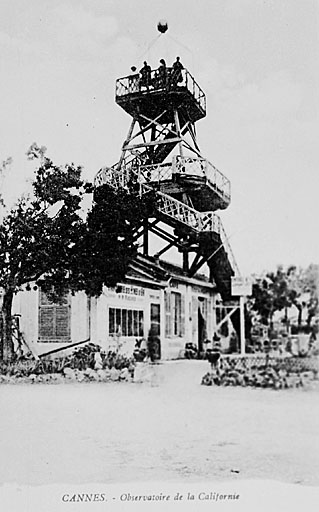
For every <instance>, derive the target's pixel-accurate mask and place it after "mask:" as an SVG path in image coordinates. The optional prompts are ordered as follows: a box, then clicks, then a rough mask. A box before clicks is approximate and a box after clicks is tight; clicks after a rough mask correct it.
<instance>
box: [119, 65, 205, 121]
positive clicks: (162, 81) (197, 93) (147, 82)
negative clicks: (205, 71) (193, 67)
mask: <svg viewBox="0 0 319 512" xmlns="http://www.w3.org/2000/svg"><path fill="white" fill-rule="evenodd" d="M183 89H184V90H185V89H186V90H187V91H189V92H190V93H191V94H192V96H193V97H194V99H195V101H196V102H197V103H198V105H199V106H200V107H201V109H202V110H203V112H204V113H206V96H205V93H204V91H203V90H202V89H201V88H200V87H199V85H198V83H197V82H196V81H195V79H194V77H193V76H192V75H191V74H190V73H189V71H187V69H182V70H180V71H179V72H178V73H176V72H175V71H174V69H173V68H165V70H164V71H161V72H160V71H159V70H157V69H153V70H152V71H151V72H150V73H149V75H148V77H142V76H141V74H139V73H136V74H134V75H129V76H125V77H123V78H118V79H117V80H116V93H115V95H116V99H118V98H123V97H125V96H129V95H131V94H136V93H140V94H150V93H154V92H156V91H167V92H172V91H177V92H179V91H182V90H183Z"/></svg>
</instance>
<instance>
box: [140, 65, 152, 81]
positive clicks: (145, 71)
mask: <svg viewBox="0 0 319 512" xmlns="http://www.w3.org/2000/svg"><path fill="white" fill-rule="evenodd" d="M151 71H152V70H151V66H149V65H148V64H147V62H146V60H144V66H143V67H142V69H140V75H141V81H140V84H141V85H144V86H145V87H149V86H150V84H151Z"/></svg>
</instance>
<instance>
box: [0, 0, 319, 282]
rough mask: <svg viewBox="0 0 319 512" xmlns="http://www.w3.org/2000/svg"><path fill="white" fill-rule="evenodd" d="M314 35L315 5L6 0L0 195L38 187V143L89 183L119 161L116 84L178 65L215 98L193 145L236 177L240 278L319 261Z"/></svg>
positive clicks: (0, 16)
mask: <svg viewBox="0 0 319 512" xmlns="http://www.w3.org/2000/svg"><path fill="white" fill-rule="evenodd" d="M160 19H165V20H167V22H168V27H169V28H168V31H167V33H166V34H164V35H159V32H158V31H157V28H156V27H157V22H158V21H159V20H160ZM318 28H319V2H318V1H317V0H200V2H199V1H195V0H169V1H166V0H157V1H155V0H122V1H120V0H114V1H113V0H63V1H60V0H29V1H28V2H26V1H25V0H1V5H0V52H1V53H0V55H1V58H0V72H1V83H0V91H1V94H0V119H1V122H0V162H1V161H3V160H5V159H6V158H8V157H12V159H13V163H12V165H11V167H10V168H9V169H8V171H7V175H6V178H5V180H3V182H2V183H1V184H0V185H1V186H2V190H3V192H4V193H5V195H6V197H7V198H8V200H13V199H14V198H15V197H17V195H19V194H20V193H22V192H23V191H24V190H26V189H27V187H28V186H29V184H30V179H31V177H32V172H33V167H32V164H30V163H29V162H28V161H27V159H26V156H25V153H26V151H27V149H28V147H29V146H30V145H31V143H33V142H35V141H36V142H37V143H38V144H39V145H44V146H46V147H47V155H48V156H49V157H50V158H52V159H53V161H54V162H55V163H57V164H61V165H62V164H65V163H67V162H74V163H75V164H77V165H82V166H83V168H84V176H85V177H86V178H87V179H91V180H92V179H93V177H94V175H95V173H96V172H97V171H98V170H99V169H100V168H101V167H102V166H104V165H112V164H114V163H115V162H116V161H118V159H119V156H120V150H121V146H122V143H123V141H124V139H125V137H126V134H127V131H128V128H129V123H130V117H129V116H128V115H127V114H126V113H125V112H124V111H123V110H122V109H121V108H120V107H119V106H117V105H116V104H115V101H114V90H115V80H116V79H117V78H119V77H122V76H126V75H127V74H129V73H130V68H131V66H132V65H136V66H137V67H138V69H139V67H141V66H142V63H143V60H145V59H147V60H148V61H149V63H150V64H151V66H152V68H156V67H158V61H159V59H160V58H161V57H164V58H165V59H166V61H167V63H170V62H173V61H174V60H175V57H176V55H179V56H180V57H181V61H182V62H183V64H184V66H185V67H186V68H188V70H189V71H190V72H191V74H193V75H194V77H195V79H196V81H197V82H198V83H199V84H200V86H201V87H202V88H203V89H204V91H205V93H206V96H207V116H206V118H205V119H203V120H201V121H199V122H198V123H197V136H198V143H199V146H200V148H201V152H202V154H203V155H204V156H205V157H206V158H207V159H208V160H210V161H211V162H212V163H213V164H214V165H215V166H216V167H217V168H218V169H219V170H220V171H221V172H223V173H224V174H225V175H226V176H227V177H228V178H229V179H230V181H231V185H232V202H231V205H230V206H229V208H228V209H227V210H226V211H222V212H221V213H220V217H221V219H222V222H223V225H224V227H225V230H226V232H227V234H228V236H229V242H230V244H231V245H232V249H233V252H234V254H235V257H236V260H237V262H238V265H239V267H240V269H241V271H242V273H243V274H244V275H249V274H251V273H259V272H262V271H264V270H272V269H274V268H275V267H276V265H277V264H283V265H289V264H295V265H297V266H303V267H305V266H307V265H309V264H310V263H319V229H318V219H319V177H318V172H319V169H318V162H319V155H318V152H319V149H318V146H319V144H318V143H317V138H318V124H319V122H318V117H319V116H318V111H319V109H318V85H319V80H318V56H319V55H318V53H319V44H318Z"/></svg>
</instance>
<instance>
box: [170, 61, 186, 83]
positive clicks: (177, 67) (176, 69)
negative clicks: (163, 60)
mask: <svg viewBox="0 0 319 512" xmlns="http://www.w3.org/2000/svg"><path fill="white" fill-rule="evenodd" d="M172 68H173V69H172V84H173V85H174V86H177V84H178V83H179V82H182V81H183V75H182V69H184V66H183V64H182V63H181V61H180V59H179V57H176V61H175V62H174V64H173V66H172Z"/></svg>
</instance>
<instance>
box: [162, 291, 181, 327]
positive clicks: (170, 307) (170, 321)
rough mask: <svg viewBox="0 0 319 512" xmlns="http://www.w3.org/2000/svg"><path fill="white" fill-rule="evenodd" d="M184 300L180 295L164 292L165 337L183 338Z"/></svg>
mask: <svg viewBox="0 0 319 512" xmlns="http://www.w3.org/2000/svg"><path fill="white" fill-rule="evenodd" d="M184 334H185V299H184V297H183V295H182V294H181V293H177V292H165V335H166V337H171V336H184Z"/></svg>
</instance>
